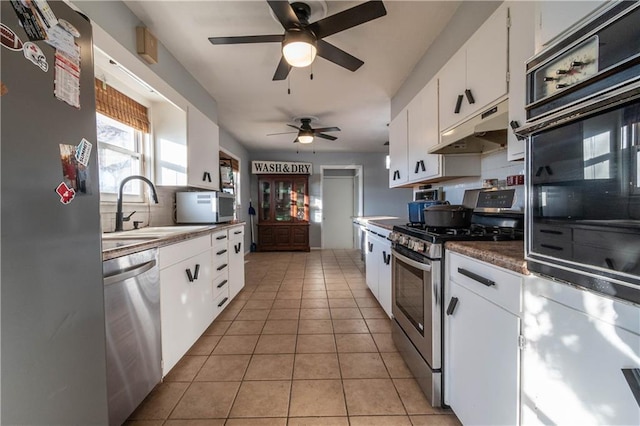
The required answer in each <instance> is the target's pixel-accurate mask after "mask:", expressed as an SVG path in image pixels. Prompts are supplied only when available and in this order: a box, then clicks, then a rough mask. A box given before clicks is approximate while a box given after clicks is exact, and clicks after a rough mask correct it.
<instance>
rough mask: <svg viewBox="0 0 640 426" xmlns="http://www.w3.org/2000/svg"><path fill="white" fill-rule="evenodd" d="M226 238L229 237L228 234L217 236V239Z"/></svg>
mask: <svg viewBox="0 0 640 426" xmlns="http://www.w3.org/2000/svg"><path fill="white" fill-rule="evenodd" d="M226 238H227V236H226V235H220V236H219V237H216V240H224V239H226Z"/></svg>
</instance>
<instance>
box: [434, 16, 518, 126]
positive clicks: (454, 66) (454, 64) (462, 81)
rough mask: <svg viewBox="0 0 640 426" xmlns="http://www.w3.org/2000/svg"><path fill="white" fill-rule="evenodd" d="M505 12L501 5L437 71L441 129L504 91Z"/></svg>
mask: <svg viewBox="0 0 640 426" xmlns="http://www.w3.org/2000/svg"><path fill="white" fill-rule="evenodd" d="M507 13H508V8H507V6H506V5H501V6H500V7H499V8H498V9H497V10H496V11H495V12H494V13H493V15H491V16H490V17H489V19H487V20H486V21H485V23H484V24H482V26H481V27H480V28H479V29H478V31H476V32H475V33H474V34H473V36H471V38H470V39H469V40H468V41H467V43H466V44H465V45H464V46H463V47H462V48H461V49H460V50H459V51H458V52H457V53H456V54H455V55H453V56H452V57H451V59H450V60H449V62H447V63H446V64H445V66H444V67H442V69H441V70H440V73H439V75H438V77H439V79H440V130H446V129H448V128H450V127H451V126H453V125H454V124H456V123H458V122H460V121H463V120H464V119H465V118H468V117H469V116H470V115H472V114H474V113H476V112H478V111H480V110H481V109H482V108H484V107H486V106H487V105H489V104H490V103H492V102H494V101H496V100H497V99H499V98H500V97H502V96H504V95H505V94H506V93H507V56H508V55H507V51H508V29H507ZM456 111H457V112H456Z"/></svg>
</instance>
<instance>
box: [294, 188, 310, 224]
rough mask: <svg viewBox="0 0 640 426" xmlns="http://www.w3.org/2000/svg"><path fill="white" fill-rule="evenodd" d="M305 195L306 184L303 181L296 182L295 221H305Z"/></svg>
mask: <svg viewBox="0 0 640 426" xmlns="http://www.w3.org/2000/svg"><path fill="white" fill-rule="evenodd" d="M306 193H307V185H306V182H304V181H301V180H299V181H297V182H296V192H295V196H296V199H295V207H296V211H295V217H296V219H297V220H303V221H304V220H307V217H306V211H307V210H306V208H305V207H306V205H307V199H306V196H305V194H306Z"/></svg>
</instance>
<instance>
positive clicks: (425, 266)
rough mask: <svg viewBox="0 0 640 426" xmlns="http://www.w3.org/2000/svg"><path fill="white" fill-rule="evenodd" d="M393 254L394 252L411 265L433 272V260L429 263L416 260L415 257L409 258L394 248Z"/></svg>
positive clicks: (397, 256)
mask: <svg viewBox="0 0 640 426" xmlns="http://www.w3.org/2000/svg"><path fill="white" fill-rule="evenodd" d="M391 254H393V256H395V257H396V258H398V259H399V260H401V261H403V262H404V263H406V264H407V265H409V266H413V267H414V268H418V269H420V270H421V271H426V272H431V262H429V263H420V262H416V261H415V260H413V259H409V258H408V257H406V256H403V255H401V254H400V253H398V252H397V251H395V250H393V249H391Z"/></svg>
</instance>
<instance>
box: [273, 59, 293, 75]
mask: <svg viewBox="0 0 640 426" xmlns="http://www.w3.org/2000/svg"><path fill="white" fill-rule="evenodd" d="M289 71H291V65H289V63H288V62H287V61H286V60H285V59H284V56H283V57H281V58H280V62H279V63H278V68H276V72H275V74H273V81H277V80H286V79H287V76H288V75H289Z"/></svg>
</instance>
